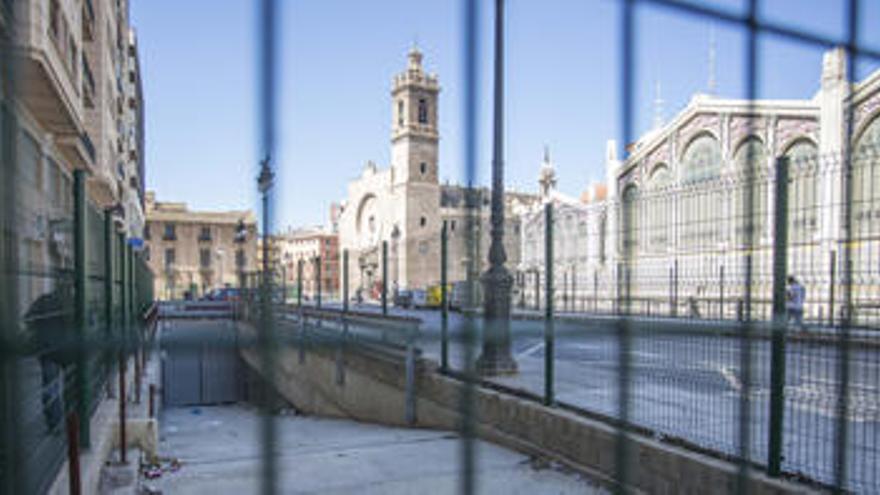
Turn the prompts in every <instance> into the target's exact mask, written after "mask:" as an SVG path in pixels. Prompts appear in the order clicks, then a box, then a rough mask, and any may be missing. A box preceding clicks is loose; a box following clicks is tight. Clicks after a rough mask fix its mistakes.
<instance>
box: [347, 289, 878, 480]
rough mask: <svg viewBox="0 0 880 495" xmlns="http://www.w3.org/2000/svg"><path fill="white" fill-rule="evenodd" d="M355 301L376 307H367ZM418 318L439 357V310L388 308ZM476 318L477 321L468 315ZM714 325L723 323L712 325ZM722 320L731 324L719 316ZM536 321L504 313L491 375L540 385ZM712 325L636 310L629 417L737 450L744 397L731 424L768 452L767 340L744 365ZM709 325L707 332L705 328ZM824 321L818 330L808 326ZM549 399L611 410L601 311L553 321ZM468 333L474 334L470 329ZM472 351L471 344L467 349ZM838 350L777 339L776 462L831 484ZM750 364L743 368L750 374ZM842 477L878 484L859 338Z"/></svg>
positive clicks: (529, 386)
mask: <svg viewBox="0 0 880 495" xmlns="http://www.w3.org/2000/svg"><path fill="white" fill-rule="evenodd" d="M357 309H360V310H371V311H376V310H377V308H376V307H375V306H362V307H360V308H357ZM392 312H393V313H394V314H405V315H408V316H414V317H418V318H420V319H421V320H422V322H423V323H422V325H421V329H420V330H421V332H420V339H419V344H418V345H419V347H420V348H421V349H422V351H423V353H424V355H425V356H426V357H429V358H432V359H435V360H437V361H439V360H440V353H441V351H440V349H441V343H440V328H441V318H440V314H439V312H437V311H431V310H404V311H400V310H396V309H392ZM464 321H465V320H464V319H463V318H462V316H461V315H460V314H458V313H452V314H450V319H449V335H450V351H449V356H450V366H451V367H452V368H453V369H457V370H461V369H463V368H464V366H463V365H464V358H465V355H466V352H465V348H464V344H463V342H462V336H463V335H464V334H463V332H462V328H463V326H464ZM477 326H479V325H477ZM715 326H717V327H718V328H719V329H722V328H724V326H725V324H720V323H719V324H717V325H715ZM728 326H729V327H730V328H731V330H733V329H735V327H732V325H730V324H728ZM544 329H545V326H544V323H543V322H542V321H540V320H514V321H512V322H511V335H512V343H511V350H512V354H513V357H514V359H515V360H516V362H517V364H518V368H519V372H518V373H517V374H516V375H513V376H507V377H499V378H493V380H494V381H497V382H498V383H501V384H504V385H507V386H511V387H515V388H520V389H525V390H528V391H530V392H533V393H536V394H543V393H544V369H545V367H544V358H545V354H546V348H545V345H544ZM713 329H714V328H713V324H709V325H708V328H707V326H706V325H703V326H699V325H695V324H694V323H693V322H692V321H691V320H682V321H680V322H674V321H671V320H646V319H635V320H633V321H632V323H631V326H630V332H629V334H630V335H631V336H632V337H631V340H630V345H629V352H628V353H627V355H628V357H629V360H630V380H629V383H628V390H629V394H630V399H631V407H630V409H629V411H628V415H629V420H630V421H631V422H633V423H635V424H637V425H639V426H643V427H646V428H649V429H651V430H652V431H654V432H655V434H656V435H657V436H659V437H674V438H677V439H683V440H685V441H687V442H690V443H692V444H695V445H697V446H699V447H702V448H707V449H711V450H714V451H717V452H721V453H725V454H738V453H739V452H740V448H739V441H738V438H739V435H740V428H739V425H740V423H741V421H740V416H741V413H740V411H741V410H743V409H744V408H743V401H744V400H747V401H748V408H747V410H748V411H749V417H748V418H747V419H746V421H743V422H742V423H743V424H744V425H746V426H748V428H749V435H750V438H751V442H750V448H749V449H748V455H750V456H751V458H752V459H753V460H755V461H756V462H758V463H761V464H764V463H766V460H767V443H768V429H769V407H770V344H769V342H768V341H767V340H766V339H755V340H754V341H753V342H752V346H751V363H752V365H751V367H750V369H749V370H748V372H747V371H746V369H745V367H744V366H743V365H742V364H743V356H742V353H743V352H744V349H745V344H744V342H743V341H742V340H741V339H739V338H736V337H732V336H729V335H728V336H725V335H720V334H716V333H714V332H713ZM707 330H708V331H707ZM813 331H815V332H820V333H821V332H827V331H828V330H827V329H814V330H813ZM554 334H555V346H554V347H555V349H554V353H553V355H554V357H555V359H554V371H555V380H554V388H555V398H556V400H557V401H560V402H565V403H568V404H571V405H575V406H578V407H580V408H583V409H586V410H589V411H592V412H597V413H601V414H604V415H607V416H618V415H619V413H620V411H619V408H618V403H619V402H618V399H619V393H618V390H619V376H620V375H619V366H618V365H619V363H620V362H621V359H622V355H621V353H620V348H619V345H620V342H621V339H620V337H619V335H620V334H619V332H618V328H617V326H616V323H615V322H614V320H613V319H611V318H604V319H603V318H599V319H594V320H591V321H590V322H582V323H577V322H571V321H557V322H555V323H554ZM476 340H477V342H479V338H477V339H476ZM478 355H479V344H477V346H476V347H475V348H473V351H472V357H474V358H476V357H477V356H478ZM839 362H840V361H839V351H838V348H837V346H834V345H830V344H829V343H827V342H824V343H823V342H820V341H817V342H803V341H800V342H788V343H787V345H786V373H785V387H784V396H785V420H784V427H783V470H784V471H786V472H789V473H798V474H803V475H805V476H808V477H809V478H812V479H815V480H818V481H822V482H827V483H831V482H832V481H833V479H834V468H833V466H834V445H835V438H836V431H837V428H838V427H839V426H840V425H839V423H841V422H839V421H837V417H838V413H837V407H838V402H839V401H838V397H839V396H840V395H839V394H840V387H839V383H840V381H841V380H840V379H839V372H840V366H839ZM749 375H750V376H749ZM848 398H849V402H848V412H847V416H846V417H847V424H846V426H847V428H848V439H849V441H848V452H847V454H848V455H847V461H848V462H847V466H848V478H849V480H850V485H849V488H850V489H851V490H853V491H856V492H878V491H880V476H878V471H880V469H878V468H880V464H878V461H880V428H878V422H880V346H877V347H875V346H861V347H857V348H854V349H853V350H852V352H851V353H850V372H849V390H848Z"/></svg>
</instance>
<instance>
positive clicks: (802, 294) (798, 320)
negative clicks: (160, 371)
mask: <svg viewBox="0 0 880 495" xmlns="http://www.w3.org/2000/svg"><path fill="white" fill-rule="evenodd" d="M806 299H807V289H806V288H805V287H804V285H803V284H801V283H800V282H798V280H797V279H796V278H794V276H792V275H789V276H788V290H787V291H786V309H787V310H788V322H789V323H790V322H791V320H794V322H795V324H796V325H797V327H798V329H799V330H802V331H803V330H806V327H805V326H804V301H805V300H806Z"/></svg>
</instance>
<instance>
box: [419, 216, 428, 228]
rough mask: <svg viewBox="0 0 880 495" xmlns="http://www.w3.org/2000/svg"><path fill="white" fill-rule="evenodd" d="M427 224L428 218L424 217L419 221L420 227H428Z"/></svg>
mask: <svg viewBox="0 0 880 495" xmlns="http://www.w3.org/2000/svg"><path fill="white" fill-rule="evenodd" d="M427 224H428V219H427V218H425V217H422V218H420V219H419V225H421V226H422V227H424V226H425V225H427Z"/></svg>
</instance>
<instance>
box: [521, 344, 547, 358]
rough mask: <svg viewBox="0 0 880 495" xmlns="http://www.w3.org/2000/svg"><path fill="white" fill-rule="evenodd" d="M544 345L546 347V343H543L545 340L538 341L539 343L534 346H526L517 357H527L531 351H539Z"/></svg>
mask: <svg viewBox="0 0 880 495" xmlns="http://www.w3.org/2000/svg"><path fill="white" fill-rule="evenodd" d="M543 347H544V343H543V342H538V343H537V344H535V345H533V346H531V347H528V348H526V350H524V351H522V352H520V353H518V354H517V355H516V357H517V358H522V357H526V356H528V355H529V354H531V353H533V352H537V351H538V350H539V349H541V348H543Z"/></svg>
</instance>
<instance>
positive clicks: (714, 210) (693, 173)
mask: <svg viewBox="0 0 880 495" xmlns="http://www.w3.org/2000/svg"><path fill="white" fill-rule="evenodd" d="M681 165H682V167H683V168H682V182H683V184H684V185H686V186H688V187H686V190H685V191H683V194H681V195H680V203H679V204H680V208H679V212H680V214H679V222H680V225H681V228H680V232H681V236H682V239H681V243H682V245H683V246H684V247H685V248H690V249H700V248H707V247H710V246H712V244H713V241H717V240H719V239H720V234H721V233H722V232H723V230H724V229H723V226H722V223H723V218H724V215H723V213H722V211H721V209H722V208H721V206H722V203H723V201H722V192H723V191H722V190H721V188H720V187H719V184H717V181H713V179H717V178H718V177H719V176H720V174H721V147H720V145H719V144H718V140H717V139H715V136H713V135H712V134H710V133H708V132H705V133H703V134H700V135H698V136H697V137H696V138H694V139H693V140H692V141H691V142H690V143H689V144H688V146H687V148H685V150H684V153H683V154H682V160H681ZM697 182H700V183H701V184H699V185H696V184H695V183H697ZM703 183H705V184H703Z"/></svg>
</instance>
